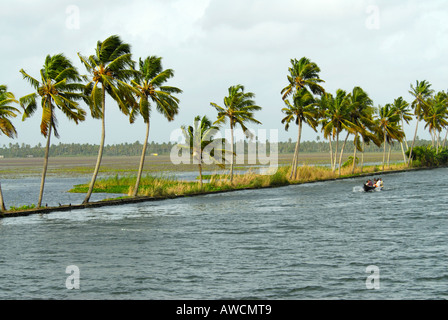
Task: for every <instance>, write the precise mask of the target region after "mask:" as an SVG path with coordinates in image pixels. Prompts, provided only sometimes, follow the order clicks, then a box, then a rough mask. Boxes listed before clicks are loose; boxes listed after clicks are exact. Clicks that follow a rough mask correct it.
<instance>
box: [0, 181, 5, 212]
mask: <svg viewBox="0 0 448 320" xmlns="http://www.w3.org/2000/svg"><path fill="white" fill-rule="evenodd" d="M0 209H1V211H2V212H4V211H6V207H5V201H4V200H3V192H2V186H1V184H0Z"/></svg>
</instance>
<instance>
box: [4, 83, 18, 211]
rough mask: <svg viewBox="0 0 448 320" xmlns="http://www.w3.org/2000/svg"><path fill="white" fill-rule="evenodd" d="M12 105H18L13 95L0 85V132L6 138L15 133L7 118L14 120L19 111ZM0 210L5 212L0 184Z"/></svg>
mask: <svg viewBox="0 0 448 320" xmlns="http://www.w3.org/2000/svg"><path fill="white" fill-rule="evenodd" d="M12 103H19V102H18V101H17V100H16V98H15V97H14V94H13V93H11V92H8V87H7V86H5V85H0V131H1V132H2V133H3V134H4V135H5V136H7V137H8V138H15V137H16V136H17V131H16V128H15V127H14V125H13V124H12V122H11V120H10V119H9V118H15V117H16V116H17V113H19V112H20V111H19V110H18V109H17V108H15V107H13V106H12ZM0 210H1V211H6V207H5V201H4V200H3V192H2V187H1V184H0Z"/></svg>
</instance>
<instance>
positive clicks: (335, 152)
mask: <svg viewBox="0 0 448 320" xmlns="http://www.w3.org/2000/svg"><path fill="white" fill-rule="evenodd" d="M338 148H339V132H338V134H337V135H336V150H335V151H334V165H333V173H334V172H336V161H337V158H338Z"/></svg>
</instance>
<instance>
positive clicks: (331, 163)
mask: <svg viewBox="0 0 448 320" xmlns="http://www.w3.org/2000/svg"><path fill="white" fill-rule="evenodd" d="M328 142H329V145H330V166H331V169H333V145H332V141H331V135H330V136H329V137H328Z"/></svg>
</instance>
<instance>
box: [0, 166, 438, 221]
mask: <svg viewBox="0 0 448 320" xmlns="http://www.w3.org/2000/svg"><path fill="white" fill-rule="evenodd" d="M441 168H446V167H423V168H408V169H399V170H389V171H388V170H385V171H378V172H369V173H360V174H355V175H350V176H343V177H337V178H329V179H317V180H312V181H304V182H296V183H285V184H282V185H269V186H258V187H244V188H235V189H226V190H216V191H204V192H198V193H191V194H182V195H170V196H160V197H150V196H137V197H129V198H122V199H111V200H100V201H95V202H89V203H86V204H78V205H76V204H75V205H61V206H58V207H45V208H33V209H26V210H18V211H6V212H1V213H0V219H1V218H11V217H23V216H29V215H34V214H49V213H52V212H58V211H59V212H61V211H72V210H82V209H87V208H98V207H106V206H119V205H126V204H132V203H141V202H151V201H163V200H169V199H177V198H185V197H196V196H203V195H208V194H220V193H227V192H235V191H243V190H258V189H268V188H280V187H288V186H292V185H302V184H310V183H317V182H328V181H336V180H347V179H354V178H361V177H369V176H372V175H385V174H393V173H401V172H410V171H422V170H434V169H441Z"/></svg>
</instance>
